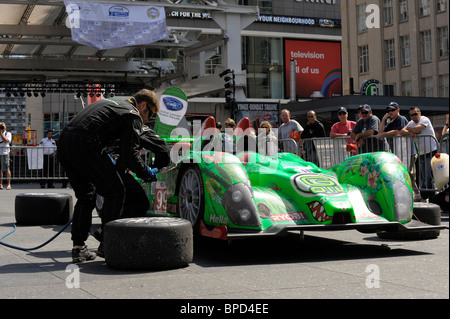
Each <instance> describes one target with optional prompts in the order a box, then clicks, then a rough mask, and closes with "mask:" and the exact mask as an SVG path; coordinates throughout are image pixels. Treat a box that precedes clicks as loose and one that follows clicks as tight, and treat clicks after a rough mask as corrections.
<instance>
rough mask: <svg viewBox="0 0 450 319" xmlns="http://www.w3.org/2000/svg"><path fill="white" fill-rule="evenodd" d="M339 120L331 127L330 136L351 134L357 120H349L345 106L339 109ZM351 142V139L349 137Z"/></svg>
mask: <svg viewBox="0 0 450 319" xmlns="http://www.w3.org/2000/svg"><path fill="white" fill-rule="evenodd" d="M338 117H339V122H337V123H334V124H333V126H332V127H331V131H330V137H339V136H349V135H350V134H351V132H352V130H353V128H354V127H355V125H356V122H355V121H349V120H348V112H347V109H346V108H345V107H340V108H339V109H338ZM349 142H350V143H351V139H349Z"/></svg>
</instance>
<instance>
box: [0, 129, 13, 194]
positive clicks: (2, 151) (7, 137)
mask: <svg viewBox="0 0 450 319" xmlns="http://www.w3.org/2000/svg"><path fill="white" fill-rule="evenodd" d="M0 137H1V139H0V190H3V172H5V173H6V177H7V182H8V186H7V187H6V189H7V190H10V189H11V171H10V169H9V152H10V145H11V140H12V135H11V133H10V132H7V131H6V125H5V123H3V122H0Z"/></svg>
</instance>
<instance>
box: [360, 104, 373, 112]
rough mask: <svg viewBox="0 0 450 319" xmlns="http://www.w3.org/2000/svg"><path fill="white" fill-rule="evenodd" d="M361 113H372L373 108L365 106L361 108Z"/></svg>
mask: <svg viewBox="0 0 450 319" xmlns="http://www.w3.org/2000/svg"><path fill="white" fill-rule="evenodd" d="M361 111H369V112H372V108H371V107H370V105H369V104H364V105H363V106H362V108H361Z"/></svg>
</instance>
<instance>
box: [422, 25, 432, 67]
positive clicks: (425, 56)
mask: <svg viewBox="0 0 450 319" xmlns="http://www.w3.org/2000/svg"><path fill="white" fill-rule="evenodd" d="M420 52H421V59H422V60H421V61H422V62H430V61H431V59H432V56H431V30H427V31H423V32H420Z"/></svg>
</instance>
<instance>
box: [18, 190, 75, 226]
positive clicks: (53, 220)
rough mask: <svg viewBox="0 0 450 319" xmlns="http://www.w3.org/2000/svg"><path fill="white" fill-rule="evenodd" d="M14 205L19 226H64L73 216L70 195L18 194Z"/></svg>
mask: <svg viewBox="0 0 450 319" xmlns="http://www.w3.org/2000/svg"><path fill="white" fill-rule="evenodd" d="M14 205H15V217H16V223H17V224H19V225H29V226H37V225H65V224H67V223H68V222H69V220H70V219H71V218H72V215H73V199H72V195H70V194H58V193H24V194H18V195H17V196H16V198H15V203H14Z"/></svg>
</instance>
